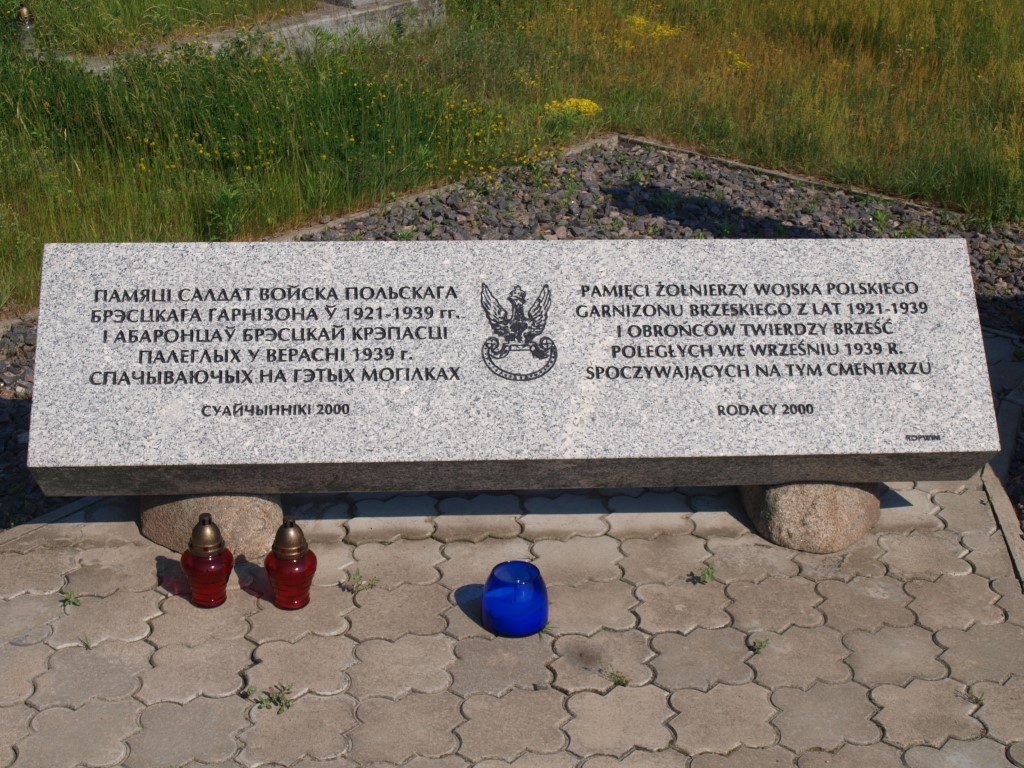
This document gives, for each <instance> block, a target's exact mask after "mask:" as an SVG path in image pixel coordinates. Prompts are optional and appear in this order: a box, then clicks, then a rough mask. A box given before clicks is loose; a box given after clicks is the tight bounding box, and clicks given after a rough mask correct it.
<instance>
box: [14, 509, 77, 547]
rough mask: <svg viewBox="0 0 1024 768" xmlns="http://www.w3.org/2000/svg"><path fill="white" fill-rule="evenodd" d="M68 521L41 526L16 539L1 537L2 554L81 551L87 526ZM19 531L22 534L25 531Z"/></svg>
mask: <svg viewBox="0 0 1024 768" xmlns="http://www.w3.org/2000/svg"><path fill="white" fill-rule="evenodd" d="M68 519H70V518H64V519H63V520H62V521H61V524H60V525H40V526H38V527H37V528H35V529H34V530H32V531H30V532H29V533H25V534H22V535H20V536H18V538H16V539H9V538H7V537H0V552H18V553H22V554H24V553H25V552H31V551H32V550H34V549H79V548H80V547H79V542H80V541H81V539H82V531H83V529H84V528H85V525H84V524H82V523H68V522H64V521H65V520H68ZM78 519H81V517H80V516H79V518H78ZM29 525H31V523H30V524H29ZM17 530H18V532H19V533H20V532H21V530H23V529H17Z"/></svg>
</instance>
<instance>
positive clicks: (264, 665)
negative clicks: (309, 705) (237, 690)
mask: <svg viewBox="0 0 1024 768" xmlns="http://www.w3.org/2000/svg"><path fill="white" fill-rule="evenodd" d="M354 648H355V643H354V642H352V640H350V639H349V638H347V637H321V636H320V635H306V636H305V637H304V638H302V639H301V640H299V641H298V642H296V643H286V642H283V641H280V640H276V641H274V642H270V643H263V644H262V645H261V646H259V647H258V648H257V649H256V652H255V653H254V654H253V658H254V659H255V660H256V661H257V662H259V663H258V664H256V666H254V667H252V668H250V669H248V670H247V671H246V673H245V676H246V679H247V680H248V682H249V685H251V686H254V687H255V688H256V689H257V690H260V691H266V690H270V689H271V688H272V687H273V686H274V685H276V684H277V683H281V682H285V681H287V682H288V683H290V684H291V685H292V693H293V695H296V696H298V695H301V694H303V693H305V692H306V691H311V692H312V693H317V694H320V695H323V696H328V695H330V694H334V693H341V692H342V691H343V690H345V689H346V688H347V687H348V675H346V674H345V672H344V670H345V669H348V668H349V667H351V666H352V665H353V664H355V662H356V657H355V654H354V653H353V649H354Z"/></svg>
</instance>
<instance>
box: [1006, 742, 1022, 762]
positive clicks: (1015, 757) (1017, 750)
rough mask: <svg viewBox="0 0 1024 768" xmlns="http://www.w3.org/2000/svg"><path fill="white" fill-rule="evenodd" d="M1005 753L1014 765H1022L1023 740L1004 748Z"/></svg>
mask: <svg viewBox="0 0 1024 768" xmlns="http://www.w3.org/2000/svg"><path fill="white" fill-rule="evenodd" d="M1006 755H1007V757H1009V758H1010V760H1012V761H1013V764H1014V765H1017V766H1024V741H1018V742H1015V743H1013V744H1011V745H1010V748H1009V749H1007V750H1006Z"/></svg>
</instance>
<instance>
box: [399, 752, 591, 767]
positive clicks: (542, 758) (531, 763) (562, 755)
mask: <svg viewBox="0 0 1024 768" xmlns="http://www.w3.org/2000/svg"><path fill="white" fill-rule="evenodd" d="M576 763H577V759H576V758H575V757H574V756H572V755H570V754H568V753H567V752H556V753H555V754H553V755H535V754H532V753H530V752H526V753H524V754H522V755H520V756H519V757H517V758H516V759H515V760H513V761H512V762H510V763H507V762H505V761H504V760H484V761H483V762H482V763H475V764H474V768H576ZM403 768H404V767H403Z"/></svg>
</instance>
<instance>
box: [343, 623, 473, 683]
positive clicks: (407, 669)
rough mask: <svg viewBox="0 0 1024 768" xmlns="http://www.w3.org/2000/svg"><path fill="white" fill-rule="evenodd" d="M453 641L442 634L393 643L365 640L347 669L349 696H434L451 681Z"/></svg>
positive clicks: (416, 636) (415, 637) (409, 636)
mask: <svg viewBox="0 0 1024 768" xmlns="http://www.w3.org/2000/svg"><path fill="white" fill-rule="evenodd" d="M454 645H455V641H454V640H452V639H451V638H450V637H444V636H443V635H426V636H424V635H406V636H405V637H401V638H399V639H398V640H396V641H395V642H393V643H391V642H388V641H387V640H367V641H366V642H365V643H360V644H359V645H358V646H357V647H356V649H355V654H356V657H357V659H358V661H357V663H356V664H355V665H354V666H352V667H351V668H350V669H349V670H348V676H349V678H350V680H351V684H350V685H349V693H350V694H352V695H353V696H355V697H356V698H357V699H358V698H363V697H367V696H387V697H389V698H395V699H396V698H398V697H400V696H404V695H405V694H406V693H408V692H409V691H419V692H421V693H438V692H440V691H443V690H445V689H447V688H448V686H449V685H450V684H451V682H452V678H451V675H450V674H449V671H448V670H449V668H450V667H451V665H452V662H454V661H455V654H454V652H453V647H454Z"/></svg>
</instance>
